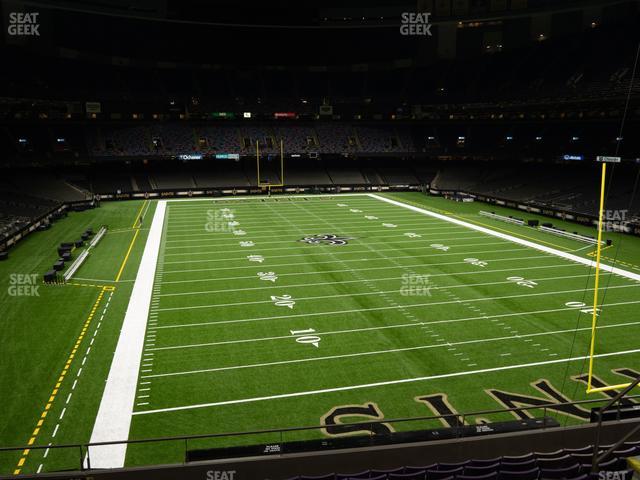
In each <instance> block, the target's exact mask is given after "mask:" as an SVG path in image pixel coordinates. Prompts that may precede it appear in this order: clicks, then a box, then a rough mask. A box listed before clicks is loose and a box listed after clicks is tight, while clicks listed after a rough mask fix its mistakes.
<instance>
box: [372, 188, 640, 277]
mask: <svg viewBox="0 0 640 480" xmlns="http://www.w3.org/2000/svg"><path fill="white" fill-rule="evenodd" d="M369 196H370V197H371V198H376V199H378V200H380V201H382V202H386V203H390V204H391V205H396V206H399V207H402V208H406V209H408V210H413V211H414V212H418V213H422V214H424V215H428V216H430V217H432V218H439V219H441V220H445V221H447V222H449V223H453V224H455V225H462V226H465V227H467V228H469V229H471V230H476V231H478V232H483V233H486V234H488V235H491V236H493V237H498V238H503V239H505V240H511V241H512V242H514V243H517V244H520V245H525V246H528V247H531V248H533V249H536V250H538V251H542V252H546V253H549V254H552V255H556V256H558V257H561V258H565V259H567V260H571V261H573V262H577V263H581V264H583V265H586V266H588V267H595V266H596V262H594V261H592V260H587V259H586V258H583V257H580V256H578V255H573V254H571V253H567V252H562V251H560V250H558V249H555V248H551V247H546V246H544V245H540V244H539V243H535V242H532V241H529V240H524V239H522V238H518V237H515V236H513V235H508V234H505V233H501V232H497V231H495V230H491V229H489V228H485V227H481V226H479V225H475V224H473V223H469V222H465V221H463V220H458V219H457V218H452V217H448V216H446V215H442V214H440V213H436V212H432V211H430V210H426V209H424V208H419V207H414V206H412V205H408V204H406V203H402V202H399V201H397V200H392V199H390V198H386V197H382V196H380V195H376V194H373V193H372V194H369ZM600 269H602V270H605V271H607V272H611V273H615V274H617V275H621V276H623V277H625V278H629V279H631V280H636V281H638V280H640V274H637V273H633V272H629V271H627V270H622V269H621V268H618V267H612V266H610V265H606V264H600Z"/></svg>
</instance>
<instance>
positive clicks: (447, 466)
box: [438, 460, 471, 472]
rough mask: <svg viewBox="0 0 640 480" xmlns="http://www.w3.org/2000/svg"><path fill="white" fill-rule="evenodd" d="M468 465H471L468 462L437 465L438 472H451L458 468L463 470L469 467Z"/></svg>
mask: <svg viewBox="0 0 640 480" xmlns="http://www.w3.org/2000/svg"><path fill="white" fill-rule="evenodd" d="M469 463H471V462H470V461H468V460H467V461H466V462H457V463H448V462H441V463H438V470H440V471H446V472H448V471H451V470H457V469H459V468H464V467H467V466H469Z"/></svg>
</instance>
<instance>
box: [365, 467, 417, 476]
mask: <svg viewBox="0 0 640 480" xmlns="http://www.w3.org/2000/svg"><path fill="white" fill-rule="evenodd" d="M423 470H426V468H424V469H423ZM404 472H405V468H404V467H398V468H390V469H389V470H380V469H374V470H371V476H372V477H377V476H379V475H391V474H392V473H404Z"/></svg>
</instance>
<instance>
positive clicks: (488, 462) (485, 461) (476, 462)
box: [469, 457, 500, 467]
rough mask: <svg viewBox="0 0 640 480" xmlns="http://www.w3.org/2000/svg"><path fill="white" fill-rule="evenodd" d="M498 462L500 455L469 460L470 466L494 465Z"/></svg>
mask: <svg viewBox="0 0 640 480" xmlns="http://www.w3.org/2000/svg"><path fill="white" fill-rule="evenodd" d="M496 463H500V457H497V458H487V459H474V460H471V461H470V462H469V466H470V467H484V466H485V465H494V464H496Z"/></svg>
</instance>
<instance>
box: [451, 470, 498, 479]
mask: <svg viewBox="0 0 640 480" xmlns="http://www.w3.org/2000/svg"><path fill="white" fill-rule="evenodd" d="M497 478H498V472H491V473H485V474H484V475H458V476H456V480H497Z"/></svg>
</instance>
